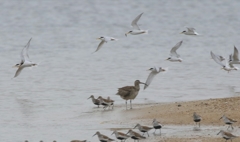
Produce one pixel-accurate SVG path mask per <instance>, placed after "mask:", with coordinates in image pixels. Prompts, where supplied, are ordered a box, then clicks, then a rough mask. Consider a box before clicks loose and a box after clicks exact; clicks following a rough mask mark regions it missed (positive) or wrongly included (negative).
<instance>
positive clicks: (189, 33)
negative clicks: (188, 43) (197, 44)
mask: <svg viewBox="0 0 240 142" xmlns="http://www.w3.org/2000/svg"><path fill="white" fill-rule="evenodd" d="M186 28H187V31H182V32H181V33H180V34H185V35H199V34H198V33H197V32H196V30H195V29H194V28H188V27H186Z"/></svg>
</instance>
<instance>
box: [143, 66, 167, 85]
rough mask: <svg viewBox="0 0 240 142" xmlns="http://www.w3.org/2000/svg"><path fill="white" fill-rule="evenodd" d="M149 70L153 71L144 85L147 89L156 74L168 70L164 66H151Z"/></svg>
mask: <svg viewBox="0 0 240 142" xmlns="http://www.w3.org/2000/svg"><path fill="white" fill-rule="evenodd" d="M149 70H150V71H151V73H150V74H149V75H148V78H147V80H146V83H145V85H144V89H146V88H147V87H148V86H149V85H150V83H151V82H152V80H153V78H154V77H155V75H157V74H158V73H160V72H164V71H166V69H163V68H162V67H153V68H150V69H149Z"/></svg>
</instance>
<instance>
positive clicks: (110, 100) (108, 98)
mask: <svg viewBox="0 0 240 142" xmlns="http://www.w3.org/2000/svg"><path fill="white" fill-rule="evenodd" d="M107 100H108V101H109V102H112V104H111V105H112V108H113V107H114V100H112V99H110V97H109V96H108V97H107Z"/></svg>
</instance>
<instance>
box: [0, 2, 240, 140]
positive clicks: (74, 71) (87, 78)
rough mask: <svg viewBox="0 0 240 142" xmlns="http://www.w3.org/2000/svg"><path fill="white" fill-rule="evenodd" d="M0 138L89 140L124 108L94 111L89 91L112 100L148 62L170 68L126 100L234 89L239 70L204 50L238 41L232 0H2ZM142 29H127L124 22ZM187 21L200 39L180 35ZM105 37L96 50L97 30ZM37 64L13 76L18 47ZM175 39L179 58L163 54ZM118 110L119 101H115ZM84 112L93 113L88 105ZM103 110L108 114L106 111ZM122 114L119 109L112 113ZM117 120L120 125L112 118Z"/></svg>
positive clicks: (222, 49) (227, 93)
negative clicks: (135, 22) (141, 31)
mask: <svg viewBox="0 0 240 142" xmlns="http://www.w3.org/2000/svg"><path fill="white" fill-rule="evenodd" d="M0 5H1V9H0V13H2V15H1V17H0V23H1V28H0V33H1V34H0V43H1V45H0V54H1V60H0V63H1V65H2V67H1V68H0V74H1V79H2V81H1V95H0V106H1V107H0V115H1V119H0V133H1V137H0V141H5V142H8V141H9V142H13V141H14V142H15V141H16V142H22V141H24V140H25V139H28V140H29V141H38V140H41V139H42V140H44V141H52V140H54V139H55V140H57V141H58V142H64V141H70V140H71V139H88V140H91V141H96V140H97V137H93V138H92V137H91V136H92V135H93V134H94V133H95V131H97V130H99V131H101V132H105V133H106V134H108V133H109V134H110V132H109V130H106V128H112V127H115V125H114V124H110V125H109V124H104V125H101V123H102V122H103V121H107V120H112V119H117V118H118V117H117V116H120V115H121V116H124V110H123V112H122V113H120V114H119V113H118V112H114V111H107V112H103V111H102V109H95V108H93V107H94V106H93V105H92V103H91V101H90V100H87V98H88V97H89V96H90V95H95V96H98V95H102V96H104V97H105V96H110V97H111V98H112V99H114V100H115V101H116V104H118V105H125V102H124V101H123V100H122V99H121V98H120V97H119V96H116V95H115V94H116V92H117V88H119V87H122V86H125V85H132V84H133V82H134V81H135V80H136V79H139V80H141V81H145V80H146V78H147V76H148V73H149V72H147V71H146V70H147V69H148V68H150V67H152V66H162V67H168V68H169V71H168V72H167V73H163V74H162V73H161V74H158V75H157V76H156V77H155V78H154V80H153V82H152V84H151V85H150V86H149V87H148V88H147V89H146V90H144V91H141V92H140V93H139V95H138V97H137V99H136V100H134V101H133V103H152V102H175V101H188V100H199V99H209V98H219V97H231V96H235V95H239V93H236V92H240V88H239V77H240V74H239V71H233V72H231V73H227V72H225V71H223V70H221V69H220V66H219V65H218V64H216V63H215V62H214V61H212V60H211V59H210V54H209V53H210V51H213V52H214V53H217V54H221V55H223V56H225V57H227V56H228V54H230V53H232V52H233V45H236V46H237V47H238V48H239V49H240V41H239V35H240V30H239V23H240V18H239V12H238V9H239V7H240V1H238V0H233V1H231V3H229V1H224V0H220V1H208V0H202V1H201V2H195V1H184V2H180V1H178V0H174V1H171V2H170V1H166V2H163V1H158V0H156V1H154V0H153V1H138V2H134V1H131V2H130V1H127V0H121V1H97V0H93V1H88V0H82V1H77V0H70V1H63V0H58V1H57V0H53V1H27V0H22V1H17V0H13V1H4V2H0ZM141 12H144V14H143V16H142V18H141V19H140V21H139V24H140V25H141V28H142V29H149V34H148V35H137V36H131V35H129V36H128V37H125V36H124V33H125V32H127V31H129V30H130V29H131V26H130V23H131V21H132V20H133V19H134V18H135V17H136V16H137V15H138V14H140V13H141ZM185 26H189V27H194V28H195V29H197V31H198V33H200V34H202V36H199V37H192V36H185V35H181V34H179V33H180V32H181V31H183V30H185ZM102 35H107V36H112V37H115V38H118V39H119V41H116V42H108V43H107V44H105V45H104V46H103V48H102V49H100V50H99V51H98V52H97V53H94V54H92V52H93V51H95V50H96V48H97V45H98V44H99V41H98V40H96V38H97V37H99V36H102ZM30 37H32V38H33V39H32V42H31V47H30V50H29V54H30V58H31V60H32V61H35V62H37V63H39V66H38V67H35V68H32V69H24V70H23V71H22V73H21V74H20V76H19V77H17V78H16V79H11V78H12V77H13V76H14V73H15V71H16V69H13V68H11V66H13V65H14V64H16V63H18V62H19V61H20V57H19V53H20V51H21V49H22V47H23V46H24V45H25V44H26V43H27V41H28V40H29V38H30ZM180 40H183V45H182V46H181V47H180V48H179V50H178V53H179V54H180V55H181V57H182V58H183V62H182V63H171V62H168V61H165V59H166V58H167V57H168V55H169V51H170V49H171V48H172V47H173V46H174V45H175V44H176V43H177V42H179V41H180ZM123 108H124V107H123ZM89 112H92V113H89ZM105 113H109V114H111V113H112V114H113V115H106V116H105ZM120 118H122V119H123V118H124V117H120ZM116 127H119V125H117V126H116Z"/></svg>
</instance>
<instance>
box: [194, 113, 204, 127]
mask: <svg viewBox="0 0 240 142" xmlns="http://www.w3.org/2000/svg"><path fill="white" fill-rule="evenodd" d="M201 120H202V118H201V116H200V115H198V114H197V113H196V112H194V113H193V121H194V122H195V123H196V125H197V123H198V125H199V127H200V121H201Z"/></svg>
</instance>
